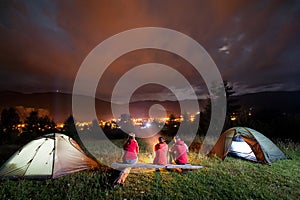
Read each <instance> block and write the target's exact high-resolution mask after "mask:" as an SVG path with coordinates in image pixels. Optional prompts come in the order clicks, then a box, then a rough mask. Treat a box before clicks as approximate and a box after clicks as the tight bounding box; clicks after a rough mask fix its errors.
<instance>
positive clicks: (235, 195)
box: [0, 141, 300, 199]
mask: <svg viewBox="0 0 300 200" xmlns="http://www.w3.org/2000/svg"><path fill="white" fill-rule="evenodd" d="M278 145H279V147H280V148H281V149H282V150H283V151H284V153H285V154H286V155H287V156H288V157H290V158H291V159H287V160H279V161H277V162H275V163H273V164H272V165H271V166H268V165H261V164H257V163H252V162H249V161H244V160H240V159H235V158H231V157H227V158H226V159H225V161H223V162H222V161H220V160H218V159H216V158H202V159H199V158H197V156H196V155H195V154H193V153H190V161H191V162H192V163H195V164H202V165H204V166H205V168H203V169H199V170H193V171H187V173H178V172H175V171H160V172H154V171H150V172H149V171H148V172H145V173H131V174H129V176H128V177H127V179H126V184H125V186H124V187H120V188H112V187H110V184H111V182H112V180H113V179H114V178H115V176H116V174H117V172H116V171H112V170H108V171H106V172H103V173H100V172H97V171H94V172H79V173H75V174H72V175H67V176H64V177H60V178H58V179H55V180H46V181H30V180H19V181H11V180H5V181H1V182H0V199H299V196H300V145H299V144H296V143H293V142H291V141H285V142H278Z"/></svg>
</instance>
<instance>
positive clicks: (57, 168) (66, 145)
mask: <svg viewBox="0 0 300 200" xmlns="http://www.w3.org/2000/svg"><path fill="white" fill-rule="evenodd" d="M97 166H98V163H97V162H96V161H95V160H93V159H92V158H90V157H88V156H87V155H86V154H85V153H84V152H83V151H82V149H81V148H80V147H79V145H78V144H77V143H76V142H75V141H74V140H73V139H72V138H70V137H68V136H66V135H63V134H59V133H52V134H48V135H45V136H42V137H40V138H38V139H35V140H33V141H31V142H29V143H28V144H26V145H25V146H23V147H22V148H21V149H20V150H18V151H17V152H16V153H15V154H14V155H13V156H11V157H10V159H9V160H8V161H7V162H6V163H4V164H3V166H2V167H1V169H0V177H1V178H9V179H16V178H28V179H48V178H53V179H54V178H57V177H60V176H63V175H66V174H70V173H74V172H78V171H81V170H86V169H89V168H93V167H97Z"/></svg>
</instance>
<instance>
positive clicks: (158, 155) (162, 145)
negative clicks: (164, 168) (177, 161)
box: [153, 137, 168, 165]
mask: <svg viewBox="0 0 300 200" xmlns="http://www.w3.org/2000/svg"><path fill="white" fill-rule="evenodd" d="M158 141H159V143H157V144H156V145H155V146H154V154H155V157H154V160H153V164H157V165H166V164H168V158H167V157H168V145H167V143H166V142H165V139H164V138H163V137H159V138H158Z"/></svg>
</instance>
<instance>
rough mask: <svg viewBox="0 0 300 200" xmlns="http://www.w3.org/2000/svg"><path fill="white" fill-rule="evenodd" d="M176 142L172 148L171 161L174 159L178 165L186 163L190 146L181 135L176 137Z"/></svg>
mask: <svg viewBox="0 0 300 200" xmlns="http://www.w3.org/2000/svg"><path fill="white" fill-rule="evenodd" d="M174 142H175V144H174V145H173V146H172V147H171V149H170V163H172V160H174V161H175V163H176V164H178V165H185V164H186V163H187V162H188V146H187V145H186V144H185V143H184V141H182V140H181V139H180V137H179V136H175V137H174Z"/></svg>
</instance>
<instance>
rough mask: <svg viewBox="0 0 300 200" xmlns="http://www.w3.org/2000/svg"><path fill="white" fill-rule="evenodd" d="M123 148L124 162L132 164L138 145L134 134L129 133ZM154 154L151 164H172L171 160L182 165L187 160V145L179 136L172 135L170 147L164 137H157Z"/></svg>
mask: <svg viewBox="0 0 300 200" xmlns="http://www.w3.org/2000/svg"><path fill="white" fill-rule="evenodd" d="M123 149H124V151H125V154H124V156H123V162H124V163H126V164H134V163H136V162H137V161H138V153H139V145H138V143H137V141H136V140H135V134H133V133H130V134H129V137H128V139H127V141H126V142H125V144H124V145H123ZM154 154H155V155H154V160H153V164H157V165H166V164H168V163H170V164H172V163H173V161H174V162H175V163H176V164H178V165H184V164H186V163H187V162H188V146H187V145H186V144H185V142H184V141H183V140H181V139H180V137H179V136H175V137H174V145H173V146H172V147H171V148H170V149H169V148H168V145H167V143H166V141H165V139H164V138H163V137H159V138H158V143H157V144H155V145H154ZM168 158H169V160H168Z"/></svg>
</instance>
